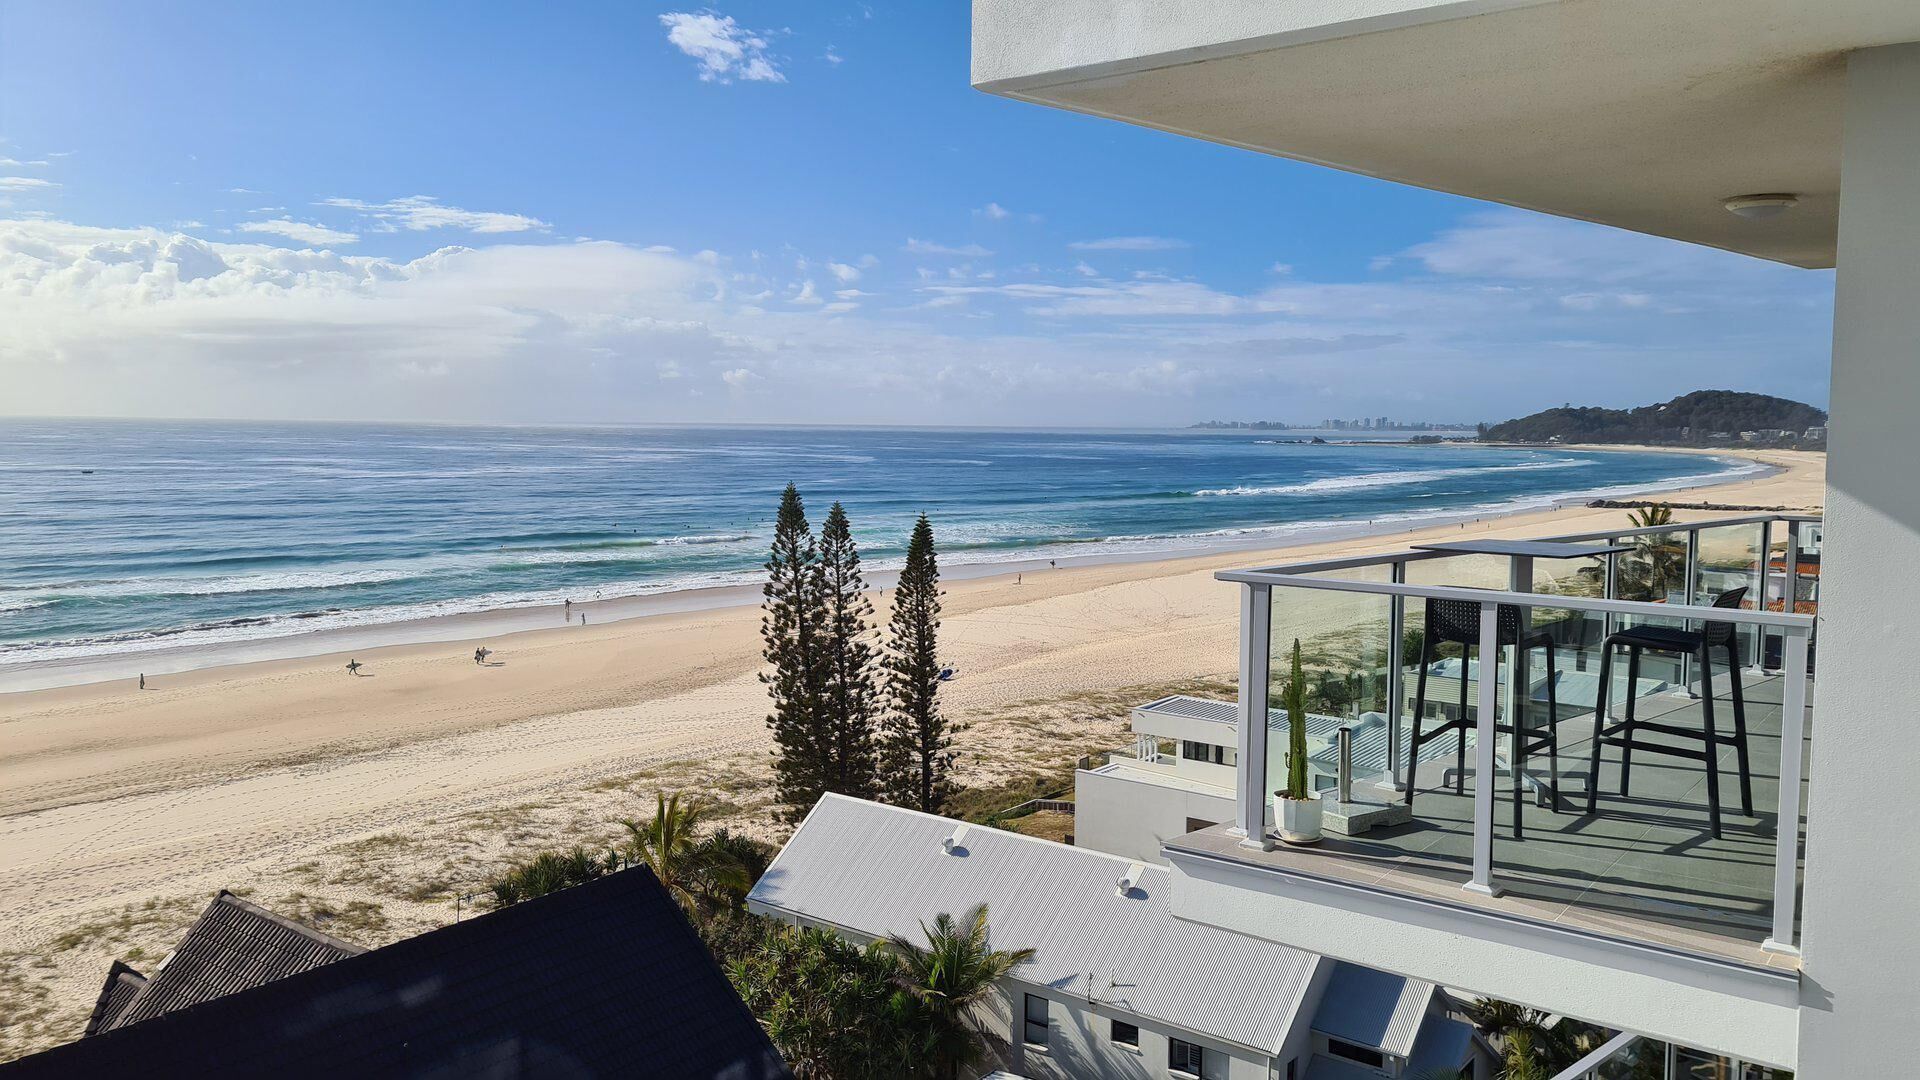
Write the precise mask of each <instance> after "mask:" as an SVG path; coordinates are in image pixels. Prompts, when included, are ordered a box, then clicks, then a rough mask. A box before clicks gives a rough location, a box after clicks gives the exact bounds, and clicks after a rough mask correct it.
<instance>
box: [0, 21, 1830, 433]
mask: <svg viewBox="0 0 1920 1080" xmlns="http://www.w3.org/2000/svg"><path fill="white" fill-rule="evenodd" d="M968 49H969V27H968V10H967V5H966V4H965V3H963V2H960V0H939V2H925V0H913V2H905V0H902V2H898V3H881V2H872V3H843V2H840V0H816V2H810V3H805V4H795V3H788V4H776V3H745V2H728V3H725V4H724V5H723V6H721V7H716V8H702V7H690V6H685V5H674V4H668V5H651V4H645V3H632V2H623V3H606V4H594V3H571V4H554V5H521V4H514V5H507V4H499V5H491V4H483V3H461V4H452V3H446V4H428V3H407V4H392V3H329V4H308V5H283V4H258V3H227V4H223V3H201V4H195V5H192V6H188V5H172V4H169V5H141V4H127V3H110V4H99V3H93V2H90V0H51V2H43V0H8V2H7V3H6V4H4V5H0V414H15V415H22V414H24V415H55V416H100V415H128V416H179V417H228V418H247V419H382V420H433V421H472V422H489V423H492V422H510V423H512V422H519V423H542V422H585V423H596V422H814V423H902V424H967V425H981V424H985V425H1041V426H1142V425H1144V426H1181V425H1185V424H1189V423H1192V422H1195V421H1200V420H1205V419H1214V418H1219V419H1248V420H1251V419H1277V420H1288V421H1295V422H1311V421H1316V420H1319V419H1322V418H1325V417H1349V416H1377V415H1387V416H1392V417H1395V418H1405V419H1409V420H1436V421H1465V422H1472V421H1477V420H1499V419H1504V418H1506V417H1509V416H1514V415H1519V414H1522V413H1526V412H1530V411H1533V410H1535V409H1539V408H1545V407H1549V406H1555V405H1560V404H1563V403H1566V402H1572V403H1574V404H1594V405H1609V406H1628V405H1634V404H1643V403H1646V402H1649V401H1656V400H1663V399H1665V398H1668V397H1672V396H1674V395H1677V394H1680V393H1684V392H1687V391H1689V390H1695V389H1702V388H1717V389H1736V390H1752V391H1758V392H1763V393H1773V394H1779V395H1782V396H1786V397H1792V398H1797V399H1800V400H1804V401H1808V402H1812V403H1814V404H1817V405H1821V406H1823V407H1824V405H1825V404H1826V398H1827V368H1828V362H1827V361H1828V356H1829V352H1830V344H1831V312H1832V290H1833V278H1832V275H1831V273H1830V272H1810V271H1804V270H1796V269H1792V268H1788V267H1783V266H1777V265H1773V264H1769V263H1764V262H1760V261H1758V260H1754V259H1750V258H1746V257H1743V256H1738V255H1732V254H1727V253H1724V252H1717V251H1711V250H1708V249H1703V248H1697V247H1690V246H1687V245H1683V244H1679V243H1675V242H1671V241H1666V240H1661V239H1656V238H1651V237H1646V236H1640V235H1636V234H1630V233H1625V232H1621V231H1618V230H1612V229H1608V228H1605V227H1601V226H1595V225H1587V224H1583V223H1578V222H1570V221H1564V220H1560V219H1556V218H1551V217H1545V216H1541V215H1537V214H1532V213H1528V212H1524V211H1518V210H1512V209H1507V208H1502V207H1498V206H1494V205H1491V204H1486V203H1480V202H1475V201H1473V200H1468V199H1461V198H1456V197H1452V196H1448V195H1443V194H1438V193H1434V192H1427V191H1420V190H1417V189H1412V188H1407V187H1402V186H1398V185H1393V184H1389V183H1385V182H1382V181H1376V180H1371V179H1368V178H1365V177H1359V176H1353V175H1349V174H1346V173H1341V172H1338V171H1335V170H1331V169H1327V168H1323V167H1319V166H1313V165H1307V164H1303V163H1298V162H1292V161H1287V160H1283V159H1279V158H1275V157H1270V156H1266V155H1261V154H1256V153H1252V152H1248V151H1244V150H1238V149H1232V148H1228V147H1222V146H1216V145H1212V144H1209V143H1204V142H1200V141H1196V140H1192V139H1187V138H1182V137H1179V136H1173V135H1168V134H1164V133H1159V132H1153V131H1147V130H1142V129H1137V128H1133V127H1130V126H1127V125H1124V124H1119V123H1115V122H1112V121H1107V120H1101V119H1096V118H1092V117H1085V116H1078V115H1073V114H1069V113H1065V112H1060V111H1057V110H1051V109H1046V108H1043V107H1040V106H1035V105H1029V104H1024V103H1020V102H1013V101H1007V100H1003V99H1000V98H996V97H991V96H988V95H986V94H982V93H980V92H979V91H976V90H974V89H972V88H971V87H970V86H969V85H968V63H969V56H968Z"/></svg>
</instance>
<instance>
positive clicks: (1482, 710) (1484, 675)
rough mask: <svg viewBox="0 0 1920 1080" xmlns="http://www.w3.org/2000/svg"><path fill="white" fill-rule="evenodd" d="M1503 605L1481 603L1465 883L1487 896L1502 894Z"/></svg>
mask: <svg viewBox="0 0 1920 1080" xmlns="http://www.w3.org/2000/svg"><path fill="white" fill-rule="evenodd" d="M1499 641H1500V605H1498V604H1481V605H1480V679H1479V689H1480V701H1479V705H1478V706H1477V712H1478V715H1476V716H1475V717H1474V729H1473V737H1474V747H1473V877H1472V878H1471V879H1470V880H1468V882H1467V883H1466V885H1465V886H1463V887H1464V888H1465V889H1467V890H1468V891H1470V892H1477V893H1480V894H1482V895H1484V896H1499V895H1500V890H1499V889H1498V888H1497V887H1495V886H1494V884H1493V813H1494V808H1495V807H1496V806H1497V805H1498V804H1497V803H1496V802H1495V801H1494V792H1495V791H1496V790H1497V789H1498V788H1499V782H1498V781H1497V780H1495V779H1494V772H1495V771H1496V767H1495V765H1494V760H1493V751H1494V742H1495V739H1496V738H1497V736H1496V735H1495V734H1494V730H1493V725H1494V709H1495V703H1496V702H1497V701H1498V700H1499V688H1498V687H1497V685H1496V684H1497V683H1498V682H1499V681H1500V680H1499V679H1498V678H1496V677H1495V676H1494V670H1493V668H1494V658H1496V657H1498V656H1499V655H1500V645H1499ZM1509 670H1511V669H1509ZM1460 677H1461V678H1462V679H1464V678H1466V677H1467V666H1466V658H1465V657H1464V656H1462V657H1461V663H1460Z"/></svg>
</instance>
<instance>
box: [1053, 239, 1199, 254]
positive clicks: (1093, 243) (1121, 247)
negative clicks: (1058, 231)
mask: <svg viewBox="0 0 1920 1080" xmlns="http://www.w3.org/2000/svg"><path fill="white" fill-rule="evenodd" d="M1067 246H1068V247H1070V248H1072V249H1073V250H1075V251H1172V250H1174V249H1176V248H1183V247H1191V246H1192V245H1190V244H1188V243H1187V242H1186V241H1185V240H1175V239H1173V238H1172V237H1170V236H1109V237H1105V238H1103V239H1100V240H1076V241H1074V242H1073V243H1071V244H1068V245H1067Z"/></svg>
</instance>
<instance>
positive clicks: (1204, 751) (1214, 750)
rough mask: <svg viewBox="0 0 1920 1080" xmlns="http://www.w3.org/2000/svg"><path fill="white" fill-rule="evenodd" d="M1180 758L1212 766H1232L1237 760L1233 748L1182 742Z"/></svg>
mask: <svg viewBox="0 0 1920 1080" xmlns="http://www.w3.org/2000/svg"><path fill="white" fill-rule="evenodd" d="M1180 756H1181V757H1183V758H1186V759H1187V760H1188V761H1204V762H1206V763H1208V764H1210V765H1231V764H1233V763H1234V760H1235V757H1236V755H1235V751H1234V748H1233V747H1231V746H1215V745H1214V744H1213V743H1203V742H1193V741H1191V740H1188V739H1181V740H1180Z"/></svg>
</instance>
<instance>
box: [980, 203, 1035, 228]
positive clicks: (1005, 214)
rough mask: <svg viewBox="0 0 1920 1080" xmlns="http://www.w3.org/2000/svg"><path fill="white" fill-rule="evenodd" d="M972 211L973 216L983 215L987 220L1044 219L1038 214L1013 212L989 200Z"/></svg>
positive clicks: (1033, 220)
mask: <svg viewBox="0 0 1920 1080" xmlns="http://www.w3.org/2000/svg"><path fill="white" fill-rule="evenodd" d="M973 213H974V216H975V217H983V218H986V219H987V220H988V221H1008V220H1011V219H1013V218H1019V219H1020V220H1021V221H1026V222H1034V223H1038V222H1040V221H1043V220H1045V219H1044V218H1042V217H1041V216H1040V215H1039V214H1020V213H1015V212H1014V211H1012V210H1009V209H1007V208H1006V207H1004V206H1001V205H1000V204H999V203H997V202H990V203H988V204H987V205H985V206H983V207H981V208H980V209H978V210H975V211H974V212H973Z"/></svg>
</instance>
